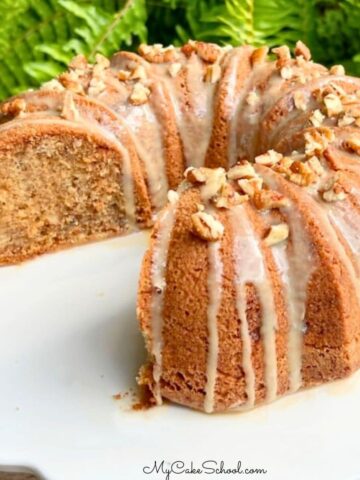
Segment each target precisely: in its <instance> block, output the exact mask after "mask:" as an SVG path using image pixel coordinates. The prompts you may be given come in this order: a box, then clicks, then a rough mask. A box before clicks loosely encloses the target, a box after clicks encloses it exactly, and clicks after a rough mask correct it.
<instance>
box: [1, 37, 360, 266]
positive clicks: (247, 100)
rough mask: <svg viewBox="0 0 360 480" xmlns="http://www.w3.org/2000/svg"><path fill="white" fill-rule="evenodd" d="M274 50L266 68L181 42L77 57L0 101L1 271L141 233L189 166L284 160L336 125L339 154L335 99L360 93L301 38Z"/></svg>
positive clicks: (255, 57)
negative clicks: (272, 157)
mask: <svg viewBox="0 0 360 480" xmlns="http://www.w3.org/2000/svg"><path fill="white" fill-rule="evenodd" d="M273 52H274V55H276V57H277V59H276V60H275V61H268V59H267V53H268V49H267V48H265V47H261V48H258V49H255V48H252V47H249V46H245V47H239V48H227V47H226V48H220V47H219V46H217V45H214V44H206V43H202V42H193V41H190V42H189V43H187V44H186V45H184V46H183V47H182V48H174V47H167V48H163V47H162V46H161V45H154V46H148V45H142V46H141V47H140V49H139V53H140V55H136V54H134V53H129V52H119V53H117V54H116V55H115V56H114V57H113V58H112V59H111V61H109V60H107V59H106V58H104V57H102V56H101V55H98V56H97V57H96V60H97V61H96V63H95V64H94V65H91V64H88V62H87V61H86V60H85V58H83V57H76V58H75V59H74V60H73V61H72V62H71V64H70V66H69V70H68V71H67V72H65V73H63V74H62V75H60V77H59V78H58V79H55V80H52V81H50V82H48V83H47V84H45V85H43V87H42V88H41V89H40V90H38V91H31V92H26V93H24V94H23V95H19V96H18V97H15V98H13V99H10V100H8V101H6V102H5V103H3V104H2V105H1V113H0V123H1V124H0V160H1V161H0V177H1V181H0V202H1V213H2V215H1V216H0V232H1V233H0V264H7V263H14V262H17V261H20V260H23V259H25V258H29V257H31V256H34V255H36V254H39V253H43V252H45V251H49V250H53V249H56V248H59V247H62V246H67V245H71V244H78V243H81V242H86V241H90V240H94V239H100V238H106V237H109V236H112V235H118V234H125V233H128V232H131V231H133V230H134V229H136V228H144V227H149V226H150V225H151V223H152V218H153V214H154V213H155V212H157V211H158V210H159V209H160V208H161V207H163V206H164V205H165V203H166V195H167V191H168V190H169V189H175V188H176V187H177V186H178V185H179V183H180V182H181V180H182V178H183V172H184V170H185V168H187V167H189V166H194V167H201V166H206V167H224V168H228V167H229V166H232V165H234V164H235V163H236V162H237V161H238V160H241V159H245V158H246V159H249V160H250V161H252V160H253V159H254V158H255V156H256V155H258V154H260V153H265V152H266V151H267V150H269V149H276V150H277V151H279V152H282V153H289V152H290V151H292V150H293V149H295V148H300V147H301V142H302V141H303V132H304V130H305V129H308V128H309V127H313V129H314V128H320V127H322V126H327V127H330V128H332V131H333V133H334V134H335V136H336V141H335V142H330V144H331V145H330V146H329V151H331V152H332V151H333V150H334V149H335V150H336V151H337V150H338V144H339V143H340V144H341V142H342V141H343V138H342V137H343V135H345V132H350V131H351V130H355V133H356V131H357V125H356V122H357V121H358V117H357V116H356V108H357V103H356V100H357V97H356V98H355V100H352V102H350V103H349V102H348V103H345V102H343V101H342V100H341V98H343V97H344V96H347V95H350V96H351V95H353V96H356V92H357V91H358V89H359V88H360V87H359V85H360V82H359V80H358V79H356V78H351V77H347V76H345V75H344V71H343V69H342V67H340V66H337V67H333V68H332V69H331V70H330V71H329V70H327V69H326V68H325V67H322V66H320V65H317V64H315V63H313V62H312V61H311V60H310V52H309V50H308V49H307V48H306V46H305V45H304V44H302V43H301V42H299V43H298V44H297V47H296V51H295V55H296V57H295V59H291V56H290V52H289V49H288V48H287V47H279V48H277V49H274V50H273ZM324 102H325V103H324ZM340 107H341V108H340ZM334 110H339V111H338V112H337V113H336V114H334ZM336 126H338V128H336ZM346 134H347V133H346ZM335 158H336V159H337V160H336V161H340V160H339V155H338V154H335ZM354 161H355V162H356V160H354Z"/></svg>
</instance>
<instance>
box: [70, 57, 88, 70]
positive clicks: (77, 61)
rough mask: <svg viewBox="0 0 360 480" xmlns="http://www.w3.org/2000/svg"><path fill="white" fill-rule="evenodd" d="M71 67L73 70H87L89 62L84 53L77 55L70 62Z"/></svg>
mask: <svg viewBox="0 0 360 480" xmlns="http://www.w3.org/2000/svg"><path fill="white" fill-rule="evenodd" d="M69 68H70V69H72V70H84V71H85V70H87V69H88V68H89V64H88V62H87V60H86V57H85V56H84V55H76V57H74V58H73V59H72V60H71V62H70V63H69Z"/></svg>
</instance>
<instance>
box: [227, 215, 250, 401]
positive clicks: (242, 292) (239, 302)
mask: <svg viewBox="0 0 360 480" xmlns="http://www.w3.org/2000/svg"><path fill="white" fill-rule="evenodd" d="M239 224H240V222H239V219H238V216H237V215H235V214H232V226H233V232H234V235H235V236H237V235H241V232H239V231H238V226H239ZM237 247H238V242H236V241H234V261H235V289H236V310H237V314H238V316H239V318H240V335H241V342H242V369H243V371H244V374H245V382H246V385H245V391H246V395H247V401H246V406H247V407H249V408H250V407H252V406H253V405H254V403H255V372H254V367H253V364H252V357H251V337H250V332H249V325H248V320H247V313H246V307H247V298H246V283H245V281H246V280H245V281H244V280H243V278H242V273H243V268H242V264H241V260H242V255H243V252H242V251H239V250H238V248H237Z"/></svg>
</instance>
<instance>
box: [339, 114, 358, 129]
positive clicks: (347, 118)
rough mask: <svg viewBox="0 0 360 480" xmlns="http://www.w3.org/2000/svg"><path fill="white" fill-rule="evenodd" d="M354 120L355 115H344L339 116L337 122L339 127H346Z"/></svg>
mask: <svg viewBox="0 0 360 480" xmlns="http://www.w3.org/2000/svg"><path fill="white" fill-rule="evenodd" d="M355 121H356V118H355V117H352V116H351V115H344V116H343V117H341V118H339V120H338V122H337V124H338V126H339V127H347V126H348V125H352V124H353V123H355Z"/></svg>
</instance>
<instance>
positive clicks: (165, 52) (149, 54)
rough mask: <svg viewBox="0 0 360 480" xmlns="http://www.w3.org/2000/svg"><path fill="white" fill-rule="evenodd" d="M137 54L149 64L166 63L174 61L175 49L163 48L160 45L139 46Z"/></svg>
mask: <svg viewBox="0 0 360 480" xmlns="http://www.w3.org/2000/svg"><path fill="white" fill-rule="evenodd" d="M139 54H140V55H141V56H142V57H143V58H145V60H147V61H148V62H150V63H168V62H172V61H174V60H175V59H176V56H177V52H176V49H175V48H174V47H173V46H172V45H170V46H168V47H163V45H161V44H160V43H155V44H154V45H145V44H141V45H140V47H139Z"/></svg>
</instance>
